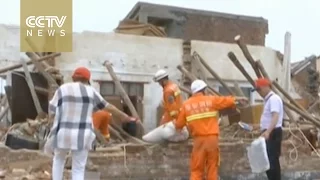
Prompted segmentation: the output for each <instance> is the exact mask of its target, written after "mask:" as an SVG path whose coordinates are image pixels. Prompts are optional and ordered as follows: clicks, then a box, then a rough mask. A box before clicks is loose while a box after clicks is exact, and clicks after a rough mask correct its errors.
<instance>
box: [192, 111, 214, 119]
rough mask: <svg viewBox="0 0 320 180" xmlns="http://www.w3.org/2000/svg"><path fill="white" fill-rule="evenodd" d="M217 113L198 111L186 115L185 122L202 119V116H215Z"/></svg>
mask: <svg viewBox="0 0 320 180" xmlns="http://www.w3.org/2000/svg"><path fill="white" fill-rule="evenodd" d="M217 114H218V112H217V111H213V112H205V113H199V114H193V115H190V116H187V118H186V119H187V122H190V121H194V120H198V119H203V118H210V117H216V116H217Z"/></svg>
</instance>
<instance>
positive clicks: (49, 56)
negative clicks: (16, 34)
mask: <svg viewBox="0 0 320 180" xmlns="http://www.w3.org/2000/svg"><path fill="white" fill-rule="evenodd" d="M60 55H61V53H53V54H50V55H48V56H43V57H41V58H39V59H37V61H38V62H41V61H47V60H48V59H50V58H54V57H58V56H60ZM26 63H27V65H31V64H33V63H32V60H30V61H27V62H26ZM21 67H22V64H16V65H12V66H9V67H6V68H3V69H0V74H1V73H5V72H8V71H12V70H15V69H18V68H21Z"/></svg>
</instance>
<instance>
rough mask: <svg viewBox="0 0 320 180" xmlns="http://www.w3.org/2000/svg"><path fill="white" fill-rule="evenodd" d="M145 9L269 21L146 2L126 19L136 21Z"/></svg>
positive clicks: (261, 21) (139, 5)
mask: <svg viewBox="0 0 320 180" xmlns="http://www.w3.org/2000/svg"><path fill="white" fill-rule="evenodd" d="M143 8H150V9H151V8H152V9H154V8H156V9H163V10H174V11H180V12H185V13H190V14H199V15H208V16H215V17H223V18H229V19H240V20H247V21H254V22H260V23H266V24H267V23H268V20H266V19H264V18H263V17H254V16H244V15H236V14H229V13H221V12H214V11H205V10H197V9H190V8H181V7H176V6H168V5H160V4H152V3H146V2H137V3H136V5H135V6H134V7H133V8H132V9H131V11H130V12H129V13H128V14H127V15H126V17H125V19H134V18H135V17H137V15H138V14H139V12H140V11H141V10H142V9H143Z"/></svg>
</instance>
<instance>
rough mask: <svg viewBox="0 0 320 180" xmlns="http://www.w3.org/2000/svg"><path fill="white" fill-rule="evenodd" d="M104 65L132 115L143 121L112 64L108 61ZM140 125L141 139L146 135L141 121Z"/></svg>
mask: <svg viewBox="0 0 320 180" xmlns="http://www.w3.org/2000/svg"><path fill="white" fill-rule="evenodd" d="M104 65H105V67H106V68H107V69H108V72H109V74H110V76H111V78H112V80H113V82H114V84H115V86H116V88H117V89H118V91H119V93H120V96H121V97H122V98H123V100H124V102H125V103H126V105H127V106H128V108H129V110H130V112H131V114H132V115H133V116H134V117H136V118H139V119H141V118H140V117H139V114H138V112H137V110H136V109H135V107H134V106H133V104H132V102H131V100H130V98H129V96H128V94H127V93H126V91H125V90H124V88H123V87H122V85H121V82H120V80H119V79H118V77H117V75H116V73H115V72H114V70H113V68H112V64H111V63H110V62H107V61H106V62H105V63H104ZM138 125H139V126H138V127H139V128H138V133H140V134H139V135H138V136H141V137H142V135H143V133H144V128H143V125H142V123H141V122H140V121H139V123H138Z"/></svg>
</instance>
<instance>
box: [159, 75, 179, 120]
mask: <svg viewBox="0 0 320 180" xmlns="http://www.w3.org/2000/svg"><path fill="white" fill-rule="evenodd" d="M163 106H164V114H163V116H162V119H161V124H164V123H167V122H169V121H172V120H173V119H176V118H177V116H178V114H179V110H180V108H181V106H182V95H181V91H180V89H179V86H178V85H176V84H175V83H173V82H171V81H169V82H168V83H167V84H166V86H165V87H164V88H163Z"/></svg>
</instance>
